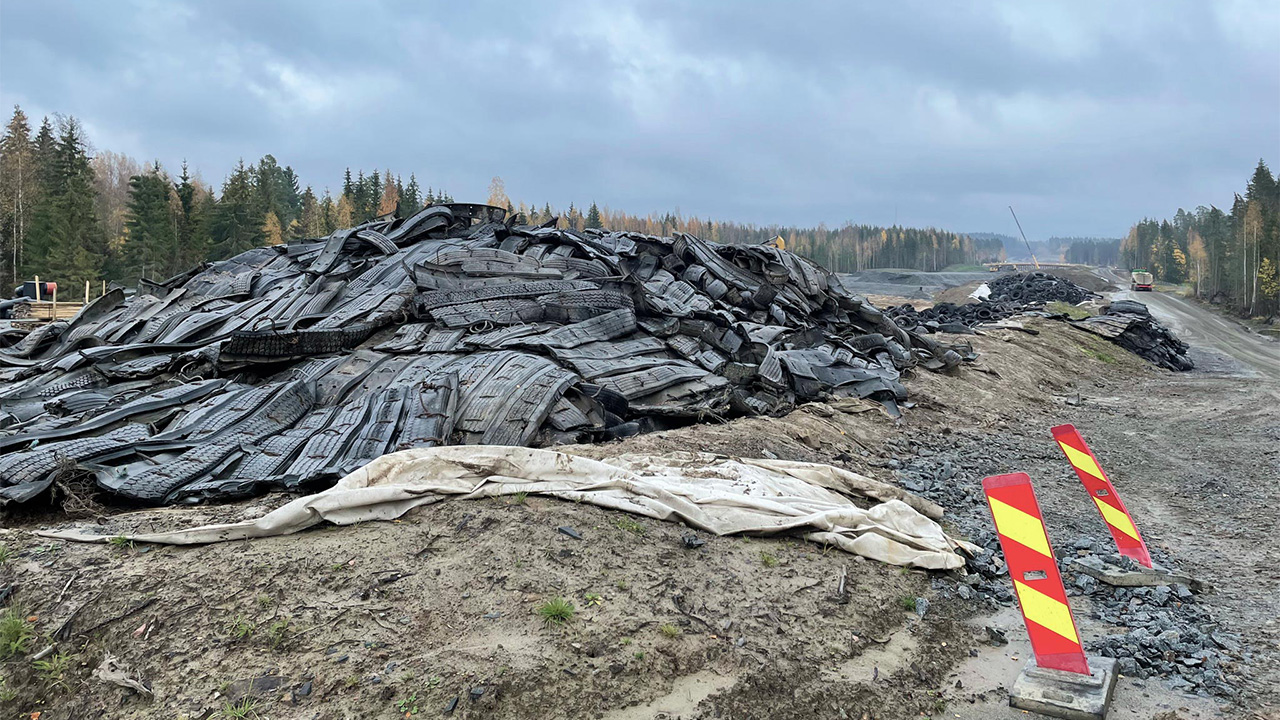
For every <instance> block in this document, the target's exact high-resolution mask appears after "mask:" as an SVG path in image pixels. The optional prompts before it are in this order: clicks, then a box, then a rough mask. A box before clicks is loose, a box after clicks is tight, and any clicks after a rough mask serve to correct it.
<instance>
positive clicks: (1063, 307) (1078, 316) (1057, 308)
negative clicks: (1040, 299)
mask: <svg viewBox="0 0 1280 720" xmlns="http://www.w3.org/2000/svg"><path fill="white" fill-rule="evenodd" d="M1044 309H1045V312H1051V313H1062V314H1063V315H1066V316H1067V317H1069V318H1071V319H1072V320H1083V319H1084V318H1087V317H1091V316H1092V315H1093V313H1091V312H1089V311H1088V310H1085V309H1084V308H1082V307H1076V306H1075V305H1072V304H1071V303H1066V302H1062V301H1061V300H1054V301H1053V302H1051V303H1049V304H1047V305H1045V306H1044Z"/></svg>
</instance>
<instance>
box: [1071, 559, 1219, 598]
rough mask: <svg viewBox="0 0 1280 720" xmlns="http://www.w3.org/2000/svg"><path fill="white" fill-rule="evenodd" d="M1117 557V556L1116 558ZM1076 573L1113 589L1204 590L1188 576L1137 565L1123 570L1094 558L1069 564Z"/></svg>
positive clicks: (1157, 567)
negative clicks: (1163, 587)
mask: <svg viewBox="0 0 1280 720" xmlns="http://www.w3.org/2000/svg"><path fill="white" fill-rule="evenodd" d="M1117 557H1118V556H1117ZM1071 567H1072V569H1074V570H1075V571H1076V572H1078V573H1081V574H1084V575H1089V576H1090V577H1092V578H1094V579H1096V580H1098V581H1099V582H1104V583H1106V584H1108V585H1113V586H1115V587H1144V586H1146V587H1154V586H1156V585H1177V584H1181V585H1186V586H1187V587H1189V588H1191V589H1192V590H1194V591H1196V592H1200V591H1201V590H1203V589H1205V587H1204V584H1203V583H1201V582H1200V581H1199V580H1196V579H1195V578H1193V577H1191V576H1190V575H1182V574H1179V573H1174V572H1170V571H1169V570H1166V569H1165V568H1162V567H1160V566H1159V565H1157V566H1156V567H1155V568H1145V567H1142V566H1141V565H1138V566H1137V567H1135V568H1134V569H1133V570H1125V569H1123V568H1121V567H1120V566H1119V565H1112V564H1108V563H1103V562H1100V561H1098V560H1097V559H1096V558H1087V559H1076V560H1074V561H1073V562H1072V563H1071Z"/></svg>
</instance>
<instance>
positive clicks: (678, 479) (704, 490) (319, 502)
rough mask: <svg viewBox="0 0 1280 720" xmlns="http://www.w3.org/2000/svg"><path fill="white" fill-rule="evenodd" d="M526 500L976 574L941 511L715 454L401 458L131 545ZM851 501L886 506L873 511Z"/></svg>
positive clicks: (425, 452) (836, 473) (803, 472)
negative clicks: (509, 498) (779, 536)
mask: <svg viewBox="0 0 1280 720" xmlns="http://www.w3.org/2000/svg"><path fill="white" fill-rule="evenodd" d="M837 491H839V492H837ZM520 492H524V493H529V494H538V495H550V496H553V497H558V498H563V499H566V500H573V501H577V502H586V503H591V504H593V505H598V506H600V507H605V508H612V509H615V510H622V511H625V512H629V513H634V514H637V515H644V516H646V517H651V518H654V519H658V520H672V521H676V520H679V521H683V522H685V523H687V524H688V525H690V526H692V527H696V528H699V529H701V530H705V531H707V532H710V533H714V534H716V535H732V534H735V533H752V534H772V533H779V532H786V531H792V530H796V531H799V532H800V533H801V534H802V535H803V537H805V538H807V539H809V540H812V541H814V542H819V543H826V544H830V545H834V546H836V547H838V548H840V549H841V550H845V551H847V552H851V553H855V554H857V555H862V556H864V557H867V558H871V559H873V560H880V561H882V562H886V563H892V564H894V565H904V566H910V567H918V568H927V569H953V568H958V567H961V566H962V565H963V564H964V559H963V558H962V557H961V556H960V555H959V554H957V553H956V552H955V548H957V547H958V546H959V545H960V543H958V542H957V541H955V540H952V539H951V538H949V537H947V535H946V534H945V533H943V531H942V528H941V527H939V526H938V524H937V523H936V522H934V520H932V519H930V517H928V516H927V515H931V516H933V517H941V514H942V509H941V508H939V507H938V506H937V505H934V504H933V503H931V502H929V501H927V500H923V499H922V498H919V497H916V496H914V495H911V494H909V493H905V492H903V491H902V490H900V489H898V488H896V487H894V486H892V485H888V484H885V483H881V482H878V481H876V480H873V479H871V478H867V477H864V476H862V475H858V474H857V473H852V472H849V471H847V470H841V469H839V468H835V467H831V466H829V465H819V464H815V463H800V462H788V461H785V460H762V459H750V460H739V459H731V458H727V457H724V456H719V455H712V454H709V453H674V454H670V455H661V456H651V455H623V456H620V457H617V458H608V459H605V460H591V459H589V458H584V457H579V456H576V455H568V454H566V453H562V452H556V451H553V450H536V449H532V448H522V447H506V446H489V445H457V446H449V447H438V448H420V449H415V450H404V451H401V452H396V453H391V454H389V455H384V456H382V457H380V458H378V459H376V460H374V461H373V462H371V463H369V464H368V465H366V466H364V467H363V468H361V469H359V470H357V471H355V472H353V473H351V474H350V475H348V476H346V477H344V478H342V479H341V480H339V481H338V483H337V484H336V485H334V486H333V487H331V488H329V489H328V490H325V491H323V492H320V493H317V494H315V495H309V496H307V497H302V498H298V499H297V500H294V501H292V502H290V503H288V504H286V505H283V506H281V507H280V508H277V509H276V510H274V511H272V512H269V513H267V514H266V515H263V516H262V517H259V518H257V519H254V520H246V521H243V522H238V523H230V524H224V525H206V526H203V527H196V528H191V529H187V530H176V531H172V532H164V533H151V534H137V535H126V536H125V537H127V538H129V539H131V540H135V541H139V542H152V543H166V544H175V545H192V544H203V543H212V542H221V541H224V540H243V539H247V538H257V537H269V536H273V535H286V534H289V533H295V532H298V531H300V530H303V529H305V528H308V527H311V526H313V525H316V524H318V523H321V522H324V521H328V522H331V523H334V524H337V525H351V524H354V523H358V522H364V521H367V520H391V519H394V518H398V517H400V516H401V515H403V514H404V513H406V512H408V511H409V510H411V509H413V508H415V507H418V506H419V505H427V504H430V503H434V502H439V501H441V500H444V499H447V498H449V497H457V498H463V499H469V498H481V497H493V496H500V495H511V494H515V493H520ZM842 492H843V493H846V494H851V495H860V496H863V497H866V498H869V499H872V500H876V501H878V502H877V504H875V505H873V506H872V507H871V508H870V509H867V510H864V509H862V508H859V507H858V506H857V505H855V504H854V503H853V501H852V500H850V499H849V497H847V496H846V495H842V494H841V493H842ZM913 506H914V507H913ZM926 514H927V515H926ZM38 534H40V535H43V536H45V537H55V538H62V539H67V540H80V541H98V542H106V541H107V540H108V539H109V537H108V536H103V535H95V534H90V533H87V532H84V531H81V530H61V531H45V532H40V533H38Z"/></svg>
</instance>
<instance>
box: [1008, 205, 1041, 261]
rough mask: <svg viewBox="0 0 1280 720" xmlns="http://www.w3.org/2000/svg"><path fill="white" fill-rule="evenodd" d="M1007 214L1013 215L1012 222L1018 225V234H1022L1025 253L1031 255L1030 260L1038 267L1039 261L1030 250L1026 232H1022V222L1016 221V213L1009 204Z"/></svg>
mask: <svg viewBox="0 0 1280 720" xmlns="http://www.w3.org/2000/svg"><path fill="white" fill-rule="evenodd" d="M1009 214H1010V215H1012V216H1013V222H1014V224H1015V225H1017V226H1018V234H1019V235H1021V236H1022V242H1024V243H1026V246H1027V254H1028V255H1030V256H1031V262H1032V263H1035V266H1036V269H1037V270H1039V269H1040V261H1039V260H1036V254H1035V253H1033V252H1031V243H1029V242H1027V234H1026V233H1024V232H1022V223H1020V222H1018V213H1016V212H1014V211H1013V206H1012V205H1010V206H1009Z"/></svg>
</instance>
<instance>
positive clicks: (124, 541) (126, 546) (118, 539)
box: [107, 535, 133, 550]
mask: <svg viewBox="0 0 1280 720" xmlns="http://www.w3.org/2000/svg"><path fill="white" fill-rule="evenodd" d="M107 542H109V543H111V546H112V547H114V548H116V549H117V550H132V549H133V541H132V540H130V539H129V538H127V537H125V536H123V535H117V536H115V537H113V538H111V539H110V540H108V541H107Z"/></svg>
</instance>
